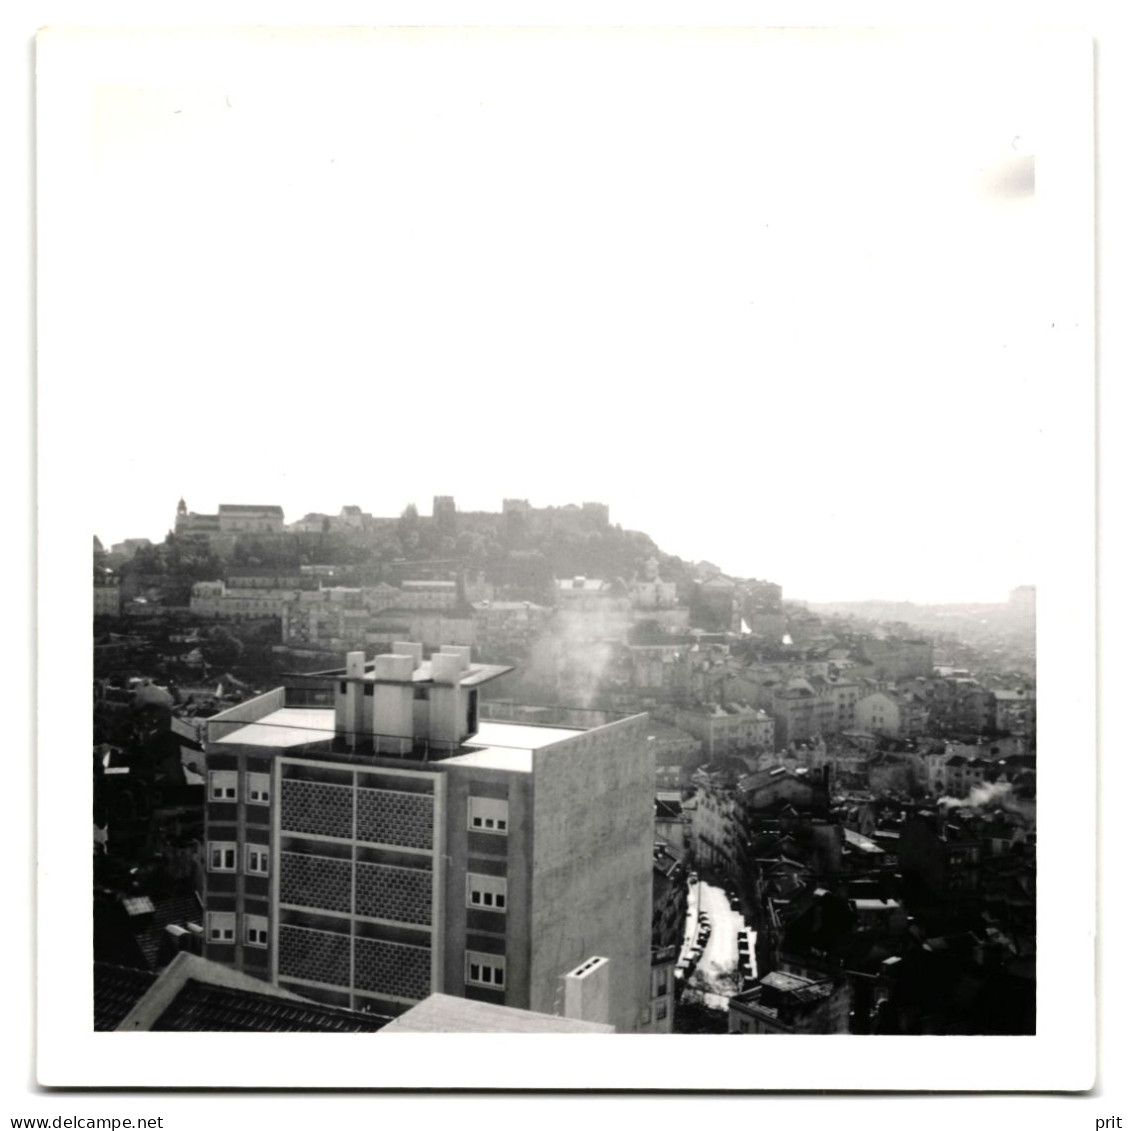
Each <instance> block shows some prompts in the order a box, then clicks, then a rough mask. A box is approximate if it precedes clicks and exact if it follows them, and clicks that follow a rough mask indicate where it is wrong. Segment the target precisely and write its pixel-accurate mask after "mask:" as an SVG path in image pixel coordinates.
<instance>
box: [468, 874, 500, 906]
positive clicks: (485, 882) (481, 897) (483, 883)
mask: <svg viewBox="0 0 1131 1131" xmlns="http://www.w3.org/2000/svg"><path fill="white" fill-rule="evenodd" d="M467 906H468V907H475V908H479V907H487V908H490V909H491V910H492V911H504V910H505V909H506V906H507V881H506V880H504V879H503V878H502V877H501V876H481V875H478V874H476V873H474V872H469V873H468V875H467Z"/></svg>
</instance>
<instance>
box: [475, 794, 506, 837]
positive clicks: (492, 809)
mask: <svg viewBox="0 0 1131 1131" xmlns="http://www.w3.org/2000/svg"><path fill="white" fill-rule="evenodd" d="M467 827H468V828H469V829H472V830H474V831H475V832H487V833H503V834H504V835H505V834H506V831H507V803H506V802H505V801H498V800H496V799H495V798H493V797H469V798H468V799H467Z"/></svg>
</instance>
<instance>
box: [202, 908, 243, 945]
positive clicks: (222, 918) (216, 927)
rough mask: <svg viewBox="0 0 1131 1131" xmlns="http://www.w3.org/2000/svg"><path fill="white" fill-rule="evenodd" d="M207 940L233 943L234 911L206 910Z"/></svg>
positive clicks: (234, 931) (234, 932)
mask: <svg viewBox="0 0 1131 1131" xmlns="http://www.w3.org/2000/svg"><path fill="white" fill-rule="evenodd" d="M208 941H209V942H214V943H234V942H235V941H236V914H235V912H234V911H209V912H208Z"/></svg>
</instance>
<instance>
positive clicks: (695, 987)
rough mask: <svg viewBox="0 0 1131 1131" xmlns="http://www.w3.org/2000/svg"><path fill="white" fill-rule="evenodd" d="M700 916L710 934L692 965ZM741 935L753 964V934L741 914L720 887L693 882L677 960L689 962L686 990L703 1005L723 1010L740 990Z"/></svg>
mask: <svg viewBox="0 0 1131 1131" xmlns="http://www.w3.org/2000/svg"><path fill="white" fill-rule="evenodd" d="M701 913H702V914H704V915H706V917H707V922H708V923H709V924H710V935H709V937H708V938H707V941H706V943H705V944H704V946H703V949H702V953H701V954H700V955H699V957H698V961H697V962H695V961H694V957H695V950H696V945H697V938H698V936H699V933H700V931H701V929H702V928H701V925H700V919H699V916H700V914H701ZM740 932H741V933H744V934H745V935H746V936H747V938H748V939H749V951H748V953H749V955H750V959H749V961H751V962H753V951H754V932H752V931H749V930H748V929H747V926H746V922H745V920H744V919H743V917H742V913H741V912H740V911H736V910H733V909H732V908H731V906H730V900H729V899H728V898H727V894H726V892H725V891H724V890H723V889H722V888H721V887H719V886H717V885H716V884H714V883H711V882H709V881H705V880H700V881H699V882H697V883H693V884H692V885H691V887H690V889H689V893H688V900H687V926H686V931H685V934H684V942H683V951H682V953H681V955H680V959H681V966H683V965H685V964H686V963H689V962H690V963H691V966H690V969H689V971H688V973H687V974H686V975H685V977H686V979H687V988H688V989H689V990H691V991H694V992H697V993H699V994H702V997H703V1003H704V1004H705V1005H707V1006H708V1007H709V1008H711V1009H720V1010H725V1009H726V1008H727V1002H728V1001H729V999H730V998H731V997H732V996H733V995H734V994H736V993H738V991H739V990H740V989H741V988H742V973H741V972H740V970H739V942H738V936H739V933H740Z"/></svg>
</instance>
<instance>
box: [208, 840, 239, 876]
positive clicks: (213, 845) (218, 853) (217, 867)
mask: <svg viewBox="0 0 1131 1131" xmlns="http://www.w3.org/2000/svg"><path fill="white" fill-rule="evenodd" d="M208 870H209V871H210V872H234V871H235V870H236V846H235V845H234V844H231V843H229V842H227V841H219V840H210V841H209V842H208Z"/></svg>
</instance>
